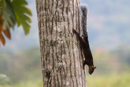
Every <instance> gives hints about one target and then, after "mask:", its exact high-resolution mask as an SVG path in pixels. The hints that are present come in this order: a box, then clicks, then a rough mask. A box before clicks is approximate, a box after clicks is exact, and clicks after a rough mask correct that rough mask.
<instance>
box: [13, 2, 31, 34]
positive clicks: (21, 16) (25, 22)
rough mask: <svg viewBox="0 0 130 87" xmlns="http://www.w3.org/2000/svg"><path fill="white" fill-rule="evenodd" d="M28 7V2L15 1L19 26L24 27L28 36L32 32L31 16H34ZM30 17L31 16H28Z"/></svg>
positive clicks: (14, 6) (14, 7)
mask: <svg viewBox="0 0 130 87" xmlns="http://www.w3.org/2000/svg"><path fill="white" fill-rule="evenodd" d="M25 5H27V1H26V0H13V1H12V6H13V9H14V13H15V16H16V21H17V24H18V26H20V25H22V26H23V29H24V32H25V34H26V35H27V34H28V33H29V31H30V27H31V26H30V25H29V23H31V22H32V20H31V18H30V17H29V16H31V15H32V13H31V10H30V9H28V8H27V7H25ZM27 15H29V16H27Z"/></svg>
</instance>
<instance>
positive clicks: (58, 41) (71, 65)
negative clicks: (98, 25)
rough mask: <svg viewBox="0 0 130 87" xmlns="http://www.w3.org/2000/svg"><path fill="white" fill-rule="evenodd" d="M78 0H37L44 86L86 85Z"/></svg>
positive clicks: (69, 86) (75, 86)
mask: <svg viewBox="0 0 130 87" xmlns="http://www.w3.org/2000/svg"><path fill="white" fill-rule="evenodd" d="M79 3H80V0H36V8H37V17H38V27H39V40H40V52H41V63H42V75H43V84H44V85H43V87H86V72H85V71H86V70H83V56H82V53H81V49H80V46H79V42H77V40H76V37H75V36H74V35H73V32H72V29H73V28H74V29H76V30H78V31H79V32H80V29H81V26H80V4H79Z"/></svg>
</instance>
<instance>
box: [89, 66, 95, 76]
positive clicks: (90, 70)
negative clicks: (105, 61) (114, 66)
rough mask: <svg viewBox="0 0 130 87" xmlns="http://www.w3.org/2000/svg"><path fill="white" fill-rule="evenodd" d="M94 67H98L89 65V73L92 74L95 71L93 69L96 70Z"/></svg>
mask: <svg viewBox="0 0 130 87" xmlns="http://www.w3.org/2000/svg"><path fill="white" fill-rule="evenodd" d="M94 69H96V67H95V66H93V65H92V66H89V68H88V71H89V74H92V73H93V71H94Z"/></svg>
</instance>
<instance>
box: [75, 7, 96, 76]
mask: <svg viewBox="0 0 130 87" xmlns="http://www.w3.org/2000/svg"><path fill="white" fill-rule="evenodd" d="M80 8H81V12H82V16H81V23H82V24H81V25H82V30H83V36H82V37H81V36H80V35H79V33H78V32H77V31H76V30H75V29H73V33H74V34H75V35H76V37H77V39H78V40H79V42H80V46H81V48H82V53H83V56H84V61H83V69H84V67H85V65H86V64H87V65H88V72H89V74H92V73H93V71H94V69H95V68H96V67H95V66H94V64H93V56H92V53H91V50H90V46H89V41H88V33H87V31H86V29H87V6H86V5H80Z"/></svg>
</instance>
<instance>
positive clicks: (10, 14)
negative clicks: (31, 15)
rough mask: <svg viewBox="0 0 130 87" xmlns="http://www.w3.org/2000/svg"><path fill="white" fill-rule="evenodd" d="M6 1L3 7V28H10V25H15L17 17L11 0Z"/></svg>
mask: <svg viewBox="0 0 130 87" xmlns="http://www.w3.org/2000/svg"><path fill="white" fill-rule="evenodd" d="M5 3H6V6H4V7H3V8H2V12H3V14H2V19H3V22H2V29H9V28H10V27H12V28H13V27H14V25H15V22H16V21H15V20H16V19H15V14H14V11H13V7H12V4H11V2H10V1H9V0H5Z"/></svg>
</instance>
